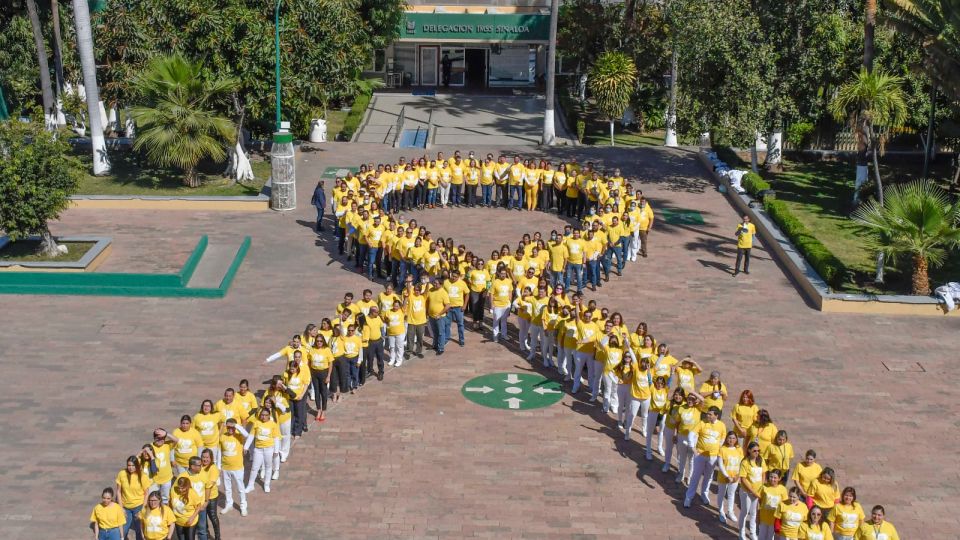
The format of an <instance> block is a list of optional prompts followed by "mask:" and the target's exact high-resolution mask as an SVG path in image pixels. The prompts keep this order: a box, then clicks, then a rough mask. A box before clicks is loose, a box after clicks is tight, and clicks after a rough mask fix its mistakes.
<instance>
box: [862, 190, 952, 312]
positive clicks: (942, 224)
mask: <svg viewBox="0 0 960 540" xmlns="http://www.w3.org/2000/svg"><path fill="white" fill-rule="evenodd" d="M853 217H854V219H855V220H856V221H858V222H859V223H861V224H862V225H864V226H866V227H867V228H868V229H869V230H870V232H871V233H872V238H871V240H872V242H873V243H874V244H875V246H876V247H877V248H878V249H880V250H881V251H882V252H883V253H884V254H885V255H886V256H888V257H889V258H890V260H891V261H894V262H896V261H897V260H898V259H900V258H901V257H904V256H906V257H910V262H911V272H912V279H911V282H912V290H913V294H920V295H928V294H930V278H929V275H928V271H929V269H930V268H931V267H933V268H936V267H937V266H940V265H941V264H943V262H944V260H945V259H946V254H947V251H948V250H949V249H953V248H957V247H960V203H951V201H950V197H949V196H948V195H947V194H946V193H945V192H944V191H943V190H941V189H940V188H938V187H937V186H936V185H935V184H934V183H933V182H930V181H925V180H917V181H914V182H911V183H909V184H900V185H894V186H891V187H889V188H887V196H886V197H885V199H884V202H882V203H881V202H880V201H870V202H869V203H868V204H866V205H864V206H862V207H860V208H858V209H857V211H856V212H855V213H854V216H853Z"/></svg>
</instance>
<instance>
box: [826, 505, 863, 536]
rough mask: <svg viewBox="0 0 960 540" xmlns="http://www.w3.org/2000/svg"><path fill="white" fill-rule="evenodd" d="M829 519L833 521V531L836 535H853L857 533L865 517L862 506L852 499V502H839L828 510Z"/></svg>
mask: <svg viewBox="0 0 960 540" xmlns="http://www.w3.org/2000/svg"><path fill="white" fill-rule="evenodd" d="M829 518H830V521H831V522H832V523H833V532H835V533H837V536H853V535H855V534H857V530H858V529H859V528H860V524H861V523H863V520H864V519H865V518H866V516H864V514H863V507H862V506H860V503H858V502H856V501H854V503H853V504H843V503H840V504H838V505H836V506H834V507H833V510H831V511H830V516H829Z"/></svg>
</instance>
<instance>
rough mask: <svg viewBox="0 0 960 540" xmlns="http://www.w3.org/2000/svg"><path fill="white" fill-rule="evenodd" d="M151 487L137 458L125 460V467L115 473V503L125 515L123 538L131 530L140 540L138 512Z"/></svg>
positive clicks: (151, 483) (145, 500)
mask: <svg viewBox="0 0 960 540" xmlns="http://www.w3.org/2000/svg"><path fill="white" fill-rule="evenodd" d="M151 486H153V481H152V480H150V476H149V475H148V474H147V472H146V471H144V470H143V469H142V468H141V465H140V460H139V459H137V456H130V457H128V458H127V466H126V467H125V468H124V469H123V470H122V471H120V472H118V473H117V478H116V492H115V493H116V494H117V503H118V504H119V505H120V506H121V507H123V512H124V514H125V515H126V520H127V521H126V523H125V524H124V525H123V538H126V537H127V533H128V532H129V531H130V529H131V528H132V529H133V530H134V534H136V537H137V540H141V539H142V538H143V535H142V534H141V531H140V529H141V527H140V510H142V509H143V505H144V504H145V503H146V502H147V493H148V492H149V491H150V488H151Z"/></svg>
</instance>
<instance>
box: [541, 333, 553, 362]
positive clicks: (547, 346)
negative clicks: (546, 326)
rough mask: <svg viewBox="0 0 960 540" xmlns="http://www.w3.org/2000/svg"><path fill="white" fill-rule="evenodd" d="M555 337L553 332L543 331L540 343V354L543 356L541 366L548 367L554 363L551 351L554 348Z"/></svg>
mask: <svg viewBox="0 0 960 540" xmlns="http://www.w3.org/2000/svg"><path fill="white" fill-rule="evenodd" d="M556 342H557V340H556V337H555V336H554V334H553V332H544V333H543V344H542V345H540V356H542V357H543V366H544V367H549V366H554V365H556V363H555V361H554V358H553V353H554V348H555V347H556Z"/></svg>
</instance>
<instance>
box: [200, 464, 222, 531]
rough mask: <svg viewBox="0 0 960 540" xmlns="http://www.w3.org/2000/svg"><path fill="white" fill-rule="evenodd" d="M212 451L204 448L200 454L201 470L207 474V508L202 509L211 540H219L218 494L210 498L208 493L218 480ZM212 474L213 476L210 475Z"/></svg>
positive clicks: (217, 471) (218, 473)
mask: <svg viewBox="0 0 960 540" xmlns="http://www.w3.org/2000/svg"><path fill="white" fill-rule="evenodd" d="M213 461H214V460H213V450H211V449H209V448H204V449H203V452H201V453H200V464H201V466H202V467H203V470H204V471H205V472H206V473H207V506H206V508H204V510H203V512H206V514H207V523H208V524H209V525H210V528H211V529H213V535H212V538H213V540H220V538H221V537H220V509H219V508H218V506H220V504H219V503H220V492H219V490H218V491H217V496H216V497H210V493H211V492H213V491H214V490H215V489H216V487H215V486H216V483H217V481H218V480H219V479H220V469H218V468H217V466H216V465H214V464H213ZM211 473H213V474H211ZM205 532H207V535H208V537H210V535H209V532H208V531H205Z"/></svg>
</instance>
